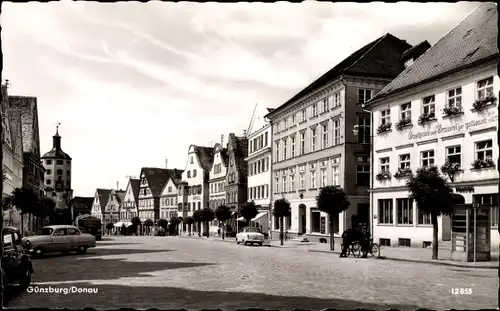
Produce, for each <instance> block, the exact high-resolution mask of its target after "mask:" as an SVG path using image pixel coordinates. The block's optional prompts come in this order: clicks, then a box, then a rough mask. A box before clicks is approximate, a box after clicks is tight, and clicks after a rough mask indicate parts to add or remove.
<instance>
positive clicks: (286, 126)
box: [283, 118, 288, 130]
mask: <svg viewBox="0 0 500 311" xmlns="http://www.w3.org/2000/svg"><path fill="white" fill-rule="evenodd" d="M283 123H284V124H285V128H284V129H285V130H286V129H287V128H288V118H285V120H283Z"/></svg>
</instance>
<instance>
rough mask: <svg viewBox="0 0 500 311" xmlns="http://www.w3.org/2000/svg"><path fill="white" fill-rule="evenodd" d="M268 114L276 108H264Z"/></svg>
mask: <svg viewBox="0 0 500 311" xmlns="http://www.w3.org/2000/svg"><path fill="white" fill-rule="evenodd" d="M266 109H267V111H268V112H273V111H274V110H275V109H276V108H266Z"/></svg>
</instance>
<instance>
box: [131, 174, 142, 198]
mask: <svg viewBox="0 0 500 311" xmlns="http://www.w3.org/2000/svg"><path fill="white" fill-rule="evenodd" d="M139 182H140V180H139V179H130V186H131V187H132V193H133V194H134V201H136V202H137V199H138V198H139Z"/></svg>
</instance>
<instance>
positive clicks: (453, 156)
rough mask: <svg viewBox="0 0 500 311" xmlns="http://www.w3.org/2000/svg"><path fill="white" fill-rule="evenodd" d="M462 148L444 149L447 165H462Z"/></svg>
mask: <svg viewBox="0 0 500 311" xmlns="http://www.w3.org/2000/svg"><path fill="white" fill-rule="evenodd" d="M461 159H462V147H461V146H451V147H446V160H447V161H448V162H449V163H452V164H453V163H457V164H458V167H461V165H462V161H461Z"/></svg>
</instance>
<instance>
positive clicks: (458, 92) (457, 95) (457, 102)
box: [448, 87, 462, 109]
mask: <svg viewBox="0 0 500 311" xmlns="http://www.w3.org/2000/svg"><path fill="white" fill-rule="evenodd" d="M448 106H449V107H455V108H459V109H460V108H462V88H461V87H457V88H456V89H451V90H448Z"/></svg>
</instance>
